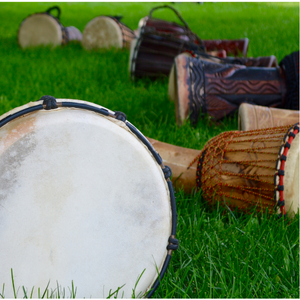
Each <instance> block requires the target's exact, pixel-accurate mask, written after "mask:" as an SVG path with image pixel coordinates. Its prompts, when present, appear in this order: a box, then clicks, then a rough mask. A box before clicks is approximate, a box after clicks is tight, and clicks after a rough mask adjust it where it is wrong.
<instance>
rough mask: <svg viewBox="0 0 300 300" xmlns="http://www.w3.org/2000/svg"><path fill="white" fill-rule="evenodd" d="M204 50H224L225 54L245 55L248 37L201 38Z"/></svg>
mask: <svg viewBox="0 0 300 300" xmlns="http://www.w3.org/2000/svg"><path fill="white" fill-rule="evenodd" d="M203 43H204V45H205V48H206V51H214V50H225V51H226V53H227V55H233V56H244V57H246V56H247V52H248V44H249V39H247V38H245V39H240V40H203Z"/></svg>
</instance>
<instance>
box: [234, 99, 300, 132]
mask: <svg viewBox="0 0 300 300" xmlns="http://www.w3.org/2000/svg"><path fill="white" fill-rule="evenodd" d="M297 122H299V111H298V110H290V109H280V108H272V107H266V106H259V105H252V104H248V103H242V104H241V105H240V107H239V112H238V126H239V130H243V131H244V130H255V129H263V128H269V127H277V126H284V125H289V124H295V123H297Z"/></svg>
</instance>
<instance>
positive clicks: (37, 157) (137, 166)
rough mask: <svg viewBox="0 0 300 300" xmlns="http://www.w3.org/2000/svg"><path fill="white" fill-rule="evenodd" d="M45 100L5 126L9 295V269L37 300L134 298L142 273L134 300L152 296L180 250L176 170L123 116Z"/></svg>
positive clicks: (2, 153)
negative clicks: (62, 294) (44, 299)
mask: <svg viewBox="0 0 300 300" xmlns="http://www.w3.org/2000/svg"><path fill="white" fill-rule="evenodd" d="M46 97H47V99H46V98H44V99H45V100H44V102H43V101H37V102H31V103H29V104H26V105H24V106H22V107H19V108H16V109H14V110H12V111H10V112H8V113H7V114H5V115H3V116H2V117H1V119H0V127H1V129H0V170H1V172H0V174H1V175H0V176H1V180H0V185H1V194H0V199H1V209H0V227H1V230H0V243H1V245H2V246H1V252H0V264H1V268H0V281H1V285H2V284H5V296H6V297H9V298H13V297H14V294H13V287H12V281H11V269H12V271H13V274H14V284H15V287H16V290H17V289H18V288H19V287H22V286H24V288H25V290H26V291H27V295H28V294H30V293H31V290H32V288H33V287H34V291H33V297H37V292H38V288H40V289H41V290H42V291H44V290H45V289H46V287H47V284H48V282H49V290H50V291H51V290H52V291H53V293H54V294H53V295H57V293H58V291H57V290H56V291H55V289H56V288H57V287H58V286H60V287H62V288H66V291H68V289H67V287H71V285H72V281H73V284H74V287H76V288H77V293H76V296H77V297H80V298H83V297H93V298H101V297H107V296H108V295H109V293H110V290H111V292H114V291H115V290H117V289H118V288H119V287H120V288H121V287H122V288H121V289H120V291H119V293H118V295H116V294H114V296H118V297H122V296H123V297H126V298H128V297H131V295H132V289H133V288H134V287H135V284H136V282H137V279H138V277H139V276H140V275H141V274H142V276H141V279H140V281H139V283H138V285H137V288H136V290H135V295H139V296H142V295H144V294H145V293H147V292H149V291H150V289H151V287H152V290H151V291H150V293H149V295H151V294H153V292H154V290H155V289H156V287H157V286H158V284H159V280H158V279H157V268H158V270H159V272H160V273H161V274H160V277H161V278H162V277H163V274H164V272H165V271H166V268H167V266H168V264H169V261H170V258H171V253H172V250H175V249H176V248H177V247H178V241H177V240H176V239H175V232H176V208H175V198H174V194H173V189H172V184H171V182H170V180H169V179H168V176H169V175H168V174H169V169H168V168H167V167H165V166H164V165H163V163H162V161H161V158H160V157H159V155H158V154H157V152H156V151H155V150H154V149H153V147H152V146H151V144H150V143H148V142H147V140H146V139H145V137H144V136H143V135H142V134H141V133H140V132H139V131H138V130H137V129H136V128H135V127H134V126H133V125H132V124H131V123H129V122H128V121H127V120H126V116H125V115H124V114H122V113H119V112H113V111H110V110H108V109H105V108H103V107H101V106H99V105H96V104H93V103H89V102H85V101H80V100H67V99H60V100H59V101H60V102H56V101H55V98H53V97H50V98H51V99H50V100H51V101H52V102H49V101H48V100H49V96H46ZM53 99H54V101H53ZM46 100H47V101H46ZM57 106H58V108H55V107H57ZM166 171H167V172H166ZM166 178H167V179H166ZM124 284H125V285H124ZM123 285H124V286H123ZM20 293H21V294H22V288H20V290H19V294H18V297H21V296H22V295H20Z"/></svg>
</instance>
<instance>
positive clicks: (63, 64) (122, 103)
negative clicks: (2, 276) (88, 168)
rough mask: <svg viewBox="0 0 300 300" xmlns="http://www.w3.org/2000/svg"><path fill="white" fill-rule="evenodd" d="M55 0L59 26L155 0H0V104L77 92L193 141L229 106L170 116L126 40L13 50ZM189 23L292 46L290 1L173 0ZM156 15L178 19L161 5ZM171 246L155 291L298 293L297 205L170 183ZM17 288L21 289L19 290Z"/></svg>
mask: <svg viewBox="0 0 300 300" xmlns="http://www.w3.org/2000/svg"><path fill="white" fill-rule="evenodd" d="M52 5H59V6H60V8H61V11H62V14H61V22H62V24H63V25H64V26H71V25H73V26H75V27H77V28H78V29H80V30H81V31H83V29H84V27H85V25H86V24H87V23H88V22H89V21H90V20H91V19H92V18H94V17H96V16H98V15H101V14H103V15H122V16H123V20H122V21H123V22H124V23H125V24H126V25H127V26H129V27H130V28H132V29H136V28H137V26H138V21H139V20H140V19H141V18H142V17H144V16H146V15H147V14H148V13H149V11H150V9H151V8H153V7H154V6H156V5H160V3H149V2H147V3H138V2H134V3H130V2H128V3H126V2H122V3H117V2H114V3H109V2H107V3H98V2H92V3H83V2H76V3H71V2H67V3H38V2H36V3H22V2H21V3H20V2H19V3H3V2H1V3H0V20H1V24H0V114H3V113H5V112H6V111H8V110H10V109H12V108H14V107H17V106H20V105H23V104H25V103H27V102H30V101H34V100H38V99H39V98H40V97H41V96H43V95H52V96H54V97H56V98H70V99H81V100H86V101H90V102H94V103H97V104H100V105H103V106H105V107H107V108H109V109H111V110H117V111H122V112H124V113H125V114H126V115H127V119H128V120H129V121H130V122H131V123H133V124H134V125H135V126H136V127H137V128H138V129H139V130H140V131H141V132H142V133H143V134H144V135H146V136H148V137H151V138H154V139H157V140H160V141H163V142H167V143H171V144H175V145H178V146H183V147H189V148H194V149H199V150H200V149H202V147H203V146H204V145H205V143H206V142H207V141H208V140H209V139H210V138H212V137H213V136H216V135H217V134H219V133H221V132H223V131H226V130H237V116H235V117H233V118H231V119H226V120H224V121H222V122H219V123H213V122H211V121H210V120H208V119H207V118H206V119H203V120H200V121H199V123H198V124H197V126H196V127H192V126H191V125H190V124H189V123H188V122H187V123H185V124H184V125H183V126H181V127H180V128H178V127H177V125H176V123H175V110H174V103H171V102H170V101H169V100H168V80H167V78H165V79H160V80H157V81H150V80H148V79H142V80H138V81H136V82H132V81H131V79H130V77H129V72H128V65H129V50H117V49H109V50H98V51H86V50H84V49H83V48H82V47H81V45H79V44H68V45H66V46H64V47H59V48H55V49H51V48H49V47H39V48H35V49H26V50H22V49H21V48H20V47H19V46H18V43H17V31H18V28H19V25H20V23H21V21H22V20H23V19H24V18H25V17H26V16H28V15H29V14H32V13H34V12H41V11H45V10H46V9H47V8H49V7H50V6H52ZM170 5H172V6H173V7H175V8H176V9H177V10H178V11H179V12H180V14H181V15H182V17H183V18H184V19H185V21H186V22H187V23H188V24H189V26H190V28H191V29H192V31H193V32H195V33H196V34H198V35H199V37H200V38H203V39H238V38H245V37H247V38H248V39H249V50H248V56H249V57H250V56H254V57H257V56H268V55H275V56H276V57H277V59H278V62H279V61H280V60H281V59H282V58H283V57H284V56H285V55H288V54H290V53H291V52H293V51H296V50H299V4H298V3H271V2H268V3H257V2H256V3H238V2H236V3H225V2H222V3H218V2H216V3H205V2H204V4H202V5H201V4H197V3H184V2H182V3H176V4H170ZM155 16H156V17H160V18H166V19H168V20H174V21H177V19H176V17H175V16H174V15H173V14H172V13H171V12H169V11H166V10H161V11H157V12H155ZM176 204H177V213H178V231H177V238H178V239H179V243H180V247H179V249H178V250H177V251H175V252H173V256H172V260H171V263H170V266H169V268H168V270H167V273H166V275H165V277H164V279H163V281H162V282H161V284H160V286H159V288H158V289H157V291H156V292H155V294H154V297H155V298H299V213H298V214H297V215H296V216H295V218H293V219H288V220H284V219H277V218H276V216H275V215H272V216H268V215H262V214H256V213H255V212H253V213H252V214H242V213H238V212H235V211H234V212H232V211H229V210H228V209H226V208H221V207H214V208H211V207H208V206H207V205H206V203H205V202H204V200H203V199H202V198H201V193H193V194H191V195H189V194H184V193H183V191H180V190H179V191H176ZM20 293H21V292H20Z"/></svg>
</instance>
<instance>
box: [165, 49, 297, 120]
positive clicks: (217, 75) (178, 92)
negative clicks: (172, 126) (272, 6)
mask: <svg viewBox="0 0 300 300" xmlns="http://www.w3.org/2000/svg"><path fill="white" fill-rule="evenodd" d="M215 60H220V59H219V58H215ZM297 61H298V63H297ZM169 95H170V99H171V100H174V101H175V111H176V121H177V124H178V125H181V124H182V122H183V121H184V120H186V119H190V121H191V123H192V124H193V125H195V124H197V121H198V118H199V117H200V116H203V115H204V114H206V113H207V114H208V115H209V116H210V117H212V118H213V119H214V120H220V119H222V118H224V117H225V116H230V115H232V114H234V113H235V112H236V111H237V110H238V108H239V105H240V104H241V103H244V102H246V103H251V104H256V105H262V106H271V107H279V108H288V109H295V110H299V52H293V53H292V54H290V55H287V56H286V57H285V58H284V59H283V60H282V61H281V62H280V66H279V67H277V68H261V67H246V66H245V65H237V64H227V63H216V62H212V61H209V60H207V59H200V58H197V57H192V56H188V55H186V54H180V55H178V56H177V57H176V58H175V63H174V72H173V73H171V74H170V78H169Z"/></svg>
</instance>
